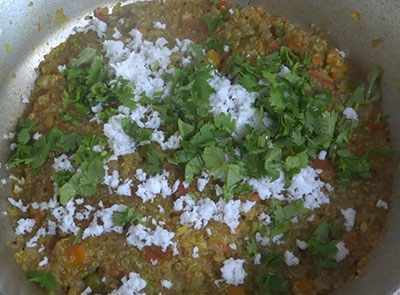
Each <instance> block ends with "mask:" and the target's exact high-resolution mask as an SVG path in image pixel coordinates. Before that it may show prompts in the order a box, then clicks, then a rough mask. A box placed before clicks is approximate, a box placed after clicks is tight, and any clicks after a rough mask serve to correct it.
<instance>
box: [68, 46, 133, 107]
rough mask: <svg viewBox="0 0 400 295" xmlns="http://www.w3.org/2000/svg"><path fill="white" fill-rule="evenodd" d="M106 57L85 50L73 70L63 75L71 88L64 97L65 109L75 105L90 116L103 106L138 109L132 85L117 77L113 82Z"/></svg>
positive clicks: (72, 67)
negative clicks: (112, 105) (118, 105)
mask: <svg viewBox="0 0 400 295" xmlns="http://www.w3.org/2000/svg"><path fill="white" fill-rule="evenodd" d="M107 73H108V69H107V66H106V64H105V61H104V57H103V56H102V55H101V54H100V53H99V52H98V51H97V50H96V49H94V48H90V47H89V48H85V49H84V50H82V52H81V53H80V55H79V58H78V59H77V60H75V61H74V62H73V63H72V64H71V67H70V68H69V69H67V70H65V71H64V72H63V75H65V77H66V79H67V81H68V89H67V91H65V94H64V106H67V105H73V106H74V107H75V108H76V109H77V110H78V111H79V112H80V113H81V114H82V115H87V114H88V113H89V111H90V107H92V106H95V105H97V104H99V103H108V104H109V103H113V102H116V101H118V102H120V103H121V104H122V105H124V106H126V107H129V108H131V109H134V108H135V107H136V103H135V102H134V101H133V100H132V96H133V95H132V88H133V87H132V85H130V83H129V81H127V80H125V79H122V78H120V77H119V78H117V79H116V80H113V81H109V78H108V76H107Z"/></svg>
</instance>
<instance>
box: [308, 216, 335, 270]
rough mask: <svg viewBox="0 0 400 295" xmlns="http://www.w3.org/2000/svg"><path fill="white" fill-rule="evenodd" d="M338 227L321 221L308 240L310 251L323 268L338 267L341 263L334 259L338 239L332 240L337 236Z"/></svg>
mask: <svg viewBox="0 0 400 295" xmlns="http://www.w3.org/2000/svg"><path fill="white" fill-rule="evenodd" d="M338 230H339V229H338V227H337V226H335V225H332V224H329V223H327V222H324V223H321V224H320V225H319V226H318V227H317V229H316V230H315V231H314V233H313V234H312V235H311V237H310V238H309V240H308V241H307V244H308V247H307V249H309V251H311V254H312V255H313V256H314V257H315V259H316V262H317V265H318V266H319V267H321V268H327V269H330V268H337V267H338V266H339V264H338V263H337V262H336V261H335V260H334V257H335V255H336V253H337V251H338V249H337V248H336V244H337V241H336V240H331V238H335V237H336V236H337V232H338Z"/></svg>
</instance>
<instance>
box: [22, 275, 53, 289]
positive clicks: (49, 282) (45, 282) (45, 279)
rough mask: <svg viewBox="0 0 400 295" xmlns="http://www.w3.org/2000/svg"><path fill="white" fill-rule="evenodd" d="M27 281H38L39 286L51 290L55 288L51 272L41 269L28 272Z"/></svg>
mask: <svg viewBox="0 0 400 295" xmlns="http://www.w3.org/2000/svg"><path fill="white" fill-rule="evenodd" d="M28 278H29V281H31V282H35V283H39V284H40V287H42V288H44V289H46V290H48V291H52V290H54V289H56V288H57V281H56V279H55V278H54V276H53V274H52V273H50V272H45V271H43V270H34V271H30V272H28Z"/></svg>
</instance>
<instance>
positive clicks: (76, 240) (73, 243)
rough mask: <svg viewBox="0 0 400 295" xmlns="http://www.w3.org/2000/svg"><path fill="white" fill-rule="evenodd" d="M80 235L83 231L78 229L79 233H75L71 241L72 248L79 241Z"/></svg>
mask: <svg viewBox="0 0 400 295" xmlns="http://www.w3.org/2000/svg"><path fill="white" fill-rule="evenodd" d="M82 233H83V229H82V228H80V229H79V231H78V233H77V234H76V236H75V237H74V240H73V241H72V246H75V245H76V244H78V242H79V239H80V238H81V236H82Z"/></svg>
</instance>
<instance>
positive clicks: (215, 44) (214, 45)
mask: <svg viewBox="0 0 400 295" xmlns="http://www.w3.org/2000/svg"><path fill="white" fill-rule="evenodd" d="M232 44H233V42H231V41H226V42H219V41H216V40H213V39H212V38H209V39H208V40H207V46H208V48H210V49H218V50H224V49H225V46H229V45H232Z"/></svg>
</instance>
